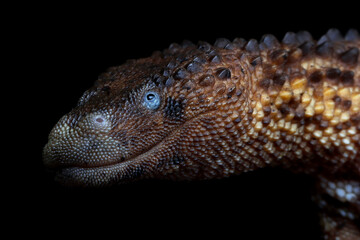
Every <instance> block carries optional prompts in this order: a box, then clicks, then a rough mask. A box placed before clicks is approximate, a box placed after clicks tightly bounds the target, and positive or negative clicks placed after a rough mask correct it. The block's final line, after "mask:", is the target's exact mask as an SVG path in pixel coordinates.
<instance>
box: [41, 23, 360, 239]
mask: <svg viewBox="0 0 360 240" xmlns="http://www.w3.org/2000/svg"><path fill="white" fill-rule="evenodd" d="M359 49H360V37H359V34H358V32H357V31H355V30H350V31H349V32H348V33H347V34H346V36H345V37H343V36H341V34H340V33H339V31H337V30H335V29H331V30H329V31H328V33H327V34H326V35H324V36H323V37H322V38H321V39H320V40H319V41H317V42H315V41H313V40H312V37H311V36H310V34H309V33H307V32H299V33H297V34H295V33H287V34H286V35H285V37H284V39H283V41H282V43H279V42H278V41H277V40H276V39H275V38H274V37H273V36H272V35H265V36H264V37H263V38H262V40H261V42H260V43H258V42H257V41H255V40H250V41H245V40H243V39H235V40H234V41H233V42H230V41H228V40H226V39H218V40H217V41H216V43H215V44H214V46H211V45H210V44H208V43H205V42H199V44H198V45H194V44H191V43H188V42H185V43H184V44H183V45H178V44H172V45H171V46H170V47H169V49H166V50H164V51H163V52H155V53H154V54H153V55H152V56H151V57H149V58H145V59H139V60H131V61H128V62H127V63H125V64H123V65H121V66H119V67H113V68H110V69H109V70H108V72H107V73H105V74H103V75H101V76H100V77H99V79H98V81H97V82H96V83H95V85H94V86H93V87H92V88H91V89H89V90H88V91H86V92H85V94H84V95H83V97H82V98H81V99H80V101H79V103H78V105H77V107H76V108H74V109H73V110H72V111H71V112H70V113H68V114H67V115H65V116H64V117H63V118H62V119H61V120H60V121H59V122H58V123H57V125H56V126H55V127H54V129H53V130H52V131H51V133H50V136H49V142H48V144H47V145H46V146H45V148H44V163H45V164H46V165H47V166H48V167H50V168H54V169H55V170H56V172H57V175H56V176H57V177H56V178H57V180H58V181H60V182H62V183H64V184H68V185H76V186H79V185H80V186H103V185H112V184H118V183H123V182H128V181H133V180H138V179H144V178H166V179H182V180H193V179H211V178H222V177H227V176H230V175H234V174H239V173H242V172H247V171H252V170H255V169H258V168H261V167H265V166H269V165H270V166H281V167H284V168H287V169H289V170H291V171H294V172H298V173H305V174H310V175H312V176H314V178H315V179H316V181H317V183H318V184H317V186H318V188H317V189H318V194H317V195H316V196H314V200H315V201H317V202H318V204H319V208H320V210H321V220H322V226H323V228H324V236H326V237H327V239H348V240H349V239H360V229H359V213H360V63H359V62H360V60H359ZM149 92H153V93H155V95H156V94H158V96H159V99H160V103H159V104H160V105H158V106H156V108H154V109H152V108H149V106H148V105H146V104H145V103H146V102H147V101H148V100H145V97H144V96H147V95H148V93H149ZM152 97H153V96H152ZM149 101H150V100H149Z"/></svg>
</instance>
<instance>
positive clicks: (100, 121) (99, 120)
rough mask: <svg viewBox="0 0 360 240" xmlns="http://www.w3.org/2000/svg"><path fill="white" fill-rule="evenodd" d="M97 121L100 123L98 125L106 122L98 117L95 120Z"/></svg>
mask: <svg viewBox="0 0 360 240" xmlns="http://www.w3.org/2000/svg"><path fill="white" fill-rule="evenodd" d="M95 121H96V122H98V123H103V122H104V119H103V118H102V117H97V118H96V119H95Z"/></svg>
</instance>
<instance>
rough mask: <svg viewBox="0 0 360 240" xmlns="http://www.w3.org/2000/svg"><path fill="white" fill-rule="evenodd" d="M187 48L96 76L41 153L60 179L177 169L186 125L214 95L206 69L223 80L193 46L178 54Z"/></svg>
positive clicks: (73, 181) (100, 180)
mask: <svg viewBox="0 0 360 240" xmlns="http://www.w3.org/2000/svg"><path fill="white" fill-rule="evenodd" d="M188 48H189V47H182V48H181V50H180V51H179V50H178V49H176V51H175V50H174V51H175V53H176V54H174V53H171V51H172V50H171V49H169V50H167V51H169V53H167V55H166V53H165V54H164V53H162V55H161V56H158V55H159V54H154V55H153V56H152V57H150V58H144V59H139V60H133V61H128V62H127V63H125V64H123V65H121V66H119V67H113V68H110V69H109V70H108V71H107V72H106V73H104V74H102V75H101V76H100V77H99V79H98V80H97V81H96V82H95V85H94V86H93V87H92V88H90V89H89V90H87V91H86V92H85V93H84V95H83V96H82V97H81V99H80V100H79V102H78V104H77V106H76V107H75V108H74V109H73V110H72V111H71V112H69V113H68V114H66V115H65V116H63V117H62V118H61V119H60V120H59V122H58V123H57V124H56V125H55V127H54V128H53V129H52V131H51V133H50V135H49V140H48V143H47V144H46V146H45V148H44V150H43V161H44V163H45V165H46V166H47V167H49V168H52V169H54V170H55V171H56V178H57V179H58V180H59V181H60V182H62V183H65V184H69V185H83V186H101V185H109V184H110V185H111V184H115V183H121V182H124V181H129V180H133V179H139V178H146V177H153V176H156V177H163V176H164V175H169V172H171V171H173V169H176V168H177V166H175V165H177V164H179V162H181V161H182V159H183V158H182V153H181V152H184V150H183V149H184V145H186V144H187V143H188V142H189V141H191V139H192V138H191V137H190V135H191V131H189V127H186V126H189V124H191V122H193V121H191V120H194V119H196V118H197V117H198V116H199V115H201V114H204V113H206V112H209V111H210V110H211V109H212V107H213V106H214V98H213V97H212V96H210V95H206V94H207V92H208V94H212V93H216V91H212V87H213V85H214V76H212V73H213V72H214V74H218V75H219V74H220V75H221V76H220V77H223V78H224V77H230V76H229V74H230V72H229V70H228V69H225V71H224V70H223V71H222V72H220V73H219V70H218V69H216V68H215V67H214V66H212V67H211V65H209V64H208V63H206V55H204V53H203V52H201V51H200V50H197V49H196V48H193V49H192V50H197V51H198V52H197V53H196V54H192V55H186V56H185V53H186V52H187V51H188V50H189V49H188ZM199 52H200V53H199ZM164 55H165V56H164ZM184 56H185V57H184ZM215 66H216V65H215ZM204 73H205V74H204ZM199 84H200V85H201V86H202V87H201V89H198V90H197V89H196V86H199ZM206 89H208V90H206ZM220 90H221V89H220ZM222 92H223V93H224V91H222ZM224 95H226V93H224ZM192 134H193V133H192ZM180 140H181V141H180ZM180 142H181V144H180Z"/></svg>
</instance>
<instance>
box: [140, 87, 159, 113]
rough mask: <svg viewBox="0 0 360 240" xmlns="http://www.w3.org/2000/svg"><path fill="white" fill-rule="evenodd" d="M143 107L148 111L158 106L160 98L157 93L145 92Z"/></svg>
mask: <svg viewBox="0 0 360 240" xmlns="http://www.w3.org/2000/svg"><path fill="white" fill-rule="evenodd" d="M143 105H144V106H145V107H147V108H148V109H151V110H155V109H157V108H158V107H159V106H160V96H159V94H158V93H157V92H152V91H150V92H147V93H146V94H145V96H144V99H143Z"/></svg>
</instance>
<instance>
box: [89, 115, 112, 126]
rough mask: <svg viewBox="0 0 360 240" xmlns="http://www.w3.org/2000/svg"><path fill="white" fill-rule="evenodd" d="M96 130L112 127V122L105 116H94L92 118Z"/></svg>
mask: <svg viewBox="0 0 360 240" xmlns="http://www.w3.org/2000/svg"><path fill="white" fill-rule="evenodd" d="M90 119H91V121H92V122H93V124H94V125H95V126H96V128H101V129H107V128H108V127H110V122H109V120H107V119H106V118H105V117H104V116H103V115H98V114H97V115H93V116H91V117H90Z"/></svg>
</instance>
